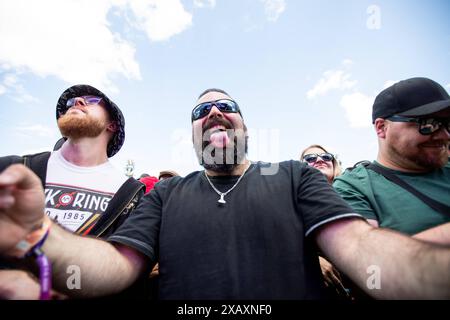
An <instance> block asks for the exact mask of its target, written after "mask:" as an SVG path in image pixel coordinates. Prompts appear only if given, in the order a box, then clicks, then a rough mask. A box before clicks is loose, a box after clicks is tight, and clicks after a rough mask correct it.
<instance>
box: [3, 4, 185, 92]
mask: <svg viewBox="0 0 450 320" xmlns="http://www.w3.org/2000/svg"><path fill="white" fill-rule="evenodd" d="M112 8H115V9H117V10H120V12H124V13H125V11H126V10H128V9H130V10H131V12H132V17H131V18H130V19H125V20H126V21H125V22H127V23H133V26H134V27H137V28H139V29H142V30H144V31H145V32H146V34H147V35H148V37H149V38H150V40H153V41H158V40H166V39H168V38H170V37H171V36H173V35H175V34H178V33H180V32H182V31H183V30H185V29H186V28H187V27H189V26H190V25H191V20H192V16H191V14H189V13H187V12H186V11H184V8H183V5H182V4H181V2H180V0H139V1H132V0H97V1H92V0H58V1H57V0H40V1H28V0H2V1H0V39H1V46H0V71H1V70H16V71H17V70H21V72H32V73H34V74H36V75H38V76H40V77H46V76H55V77H57V78H60V79H62V80H64V81H66V82H68V83H70V84H74V83H90V84H92V85H94V86H98V87H99V88H102V89H103V88H106V89H108V90H109V91H110V92H117V91H118V89H117V88H116V87H115V86H114V84H113V80H112V79H114V78H116V77H117V76H123V77H126V78H128V79H140V78H141V74H140V69H139V64H138V62H137V61H136V58H135V51H136V49H135V47H134V45H133V43H131V42H129V41H127V40H126V39H123V38H122V36H121V35H120V34H119V33H117V32H115V31H113V30H112V29H111V24H110V22H109V21H108V20H107V16H108V13H109V11H110V10H111V9H112Z"/></svg>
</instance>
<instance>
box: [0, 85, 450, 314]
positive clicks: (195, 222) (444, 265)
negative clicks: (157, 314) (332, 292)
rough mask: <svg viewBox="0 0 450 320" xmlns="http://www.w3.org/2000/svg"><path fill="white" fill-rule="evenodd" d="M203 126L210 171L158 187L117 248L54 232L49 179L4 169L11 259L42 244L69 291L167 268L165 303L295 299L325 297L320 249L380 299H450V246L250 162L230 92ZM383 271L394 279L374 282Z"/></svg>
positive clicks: (207, 102)
mask: <svg viewBox="0 0 450 320" xmlns="http://www.w3.org/2000/svg"><path fill="white" fill-rule="evenodd" d="M191 120H192V128H193V131H192V132H193V140H194V148H195V149H196V152H197V155H198V156H199V160H200V162H201V163H202V165H203V166H204V168H205V170H202V171H197V172H193V173H191V174H189V175H187V176H186V177H184V178H182V177H173V178H171V179H167V180H164V181H161V182H158V183H157V184H156V185H155V188H154V189H153V190H152V191H150V193H148V194H147V195H146V196H145V197H143V198H142V200H141V201H140V203H139V205H138V207H137V208H136V209H135V210H134V211H133V214H132V215H131V216H130V217H129V218H128V219H127V220H126V221H125V222H124V223H123V224H122V225H121V226H120V227H119V228H118V230H117V231H116V232H114V234H112V235H111V236H110V237H109V238H108V239H107V240H108V242H105V241H101V240H98V239H90V238H87V237H84V238H80V237H77V236H76V235H73V234H70V233H68V232H65V231H64V230H62V229H61V228H59V227H58V226H55V225H53V226H51V232H48V230H49V228H50V227H49V226H48V224H45V223H44V224H43V222H45V218H44V217H45V216H44V215H43V210H44V205H43V202H44V196H43V194H42V193H40V192H39V181H38V180H37V178H36V177H35V176H34V175H33V174H31V173H30V171H29V170H28V169H27V168H25V167H24V166H21V165H15V166H11V167H9V168H8V169H7V170H5V172H3V173H2V174H0V191H1V192H0V254H3V255H14V254H15V253H16V252H17V251H20V249H21V246H20V244H22V243H24V242H25V243H29V242H30V241H31V240H30V239H37V241H39V242H38V243H39V245H41V250H42V251H43V252H45V253H46V255H47V256H48V258H49V260H50V261H52V262H53V266H54V273H53V279H54V282H55V283H56V285H57V288H59V289H60V290H64V292H65V293H67V294H70V295H74V296H81V297H92V296H100V295H106V294H110V293H112V292H118V291H121V290H123V289H124V288H126V287H127V286H129V285H130V284H131V283H133V281H134V280H135V279H136V278H137V277H138V276H139V275H141V274H143V273H144V271H145V270H148V267H151V266H152V265H153V264H155V263H156V261H159V271H160V279H159V298H160V299H170V300H174V299H177V300H180V299H187V300H190V299H197V300H198V299H208V300H210V299H213V300H217V299H220V300H223V299H230V300H236V299H247V300H254V299H278V300H279V299H289V300H294V299H321V298H324V295H323V293H324V291H323V290H324V285H323V280H322V277H321V271H320V267H319V261H318V255H317V251H318V249H319V250H321V252H322V253H323V254H324V255H325V256H326V257H327V258H328V259H329V260H330V261H331V262H332V263H334V264H335V265H336V266H337V267H338V268H339V269H340V270H342V272H344V273H346V274H347V275H348V276H350V277H351V278H352V279H353V280H354V281H355V282H356V283H358V285H359V286H360V287H361V288H364V290H366V291H367V292H368V293H369V294H371V295H373V296H375V297H379V298H450V278H449V277H448V266H449V265H450V248H447V247H443V246H436V245H432V244H429V243H425V242H421V241H418V240H415V239H412V238H410V237H407V236H404V235H401V234H399V233H397V232H393V231H390V230H386V229H382V228H374V227H372V226H370V225H369V224H368V223H367V222H366V221H365V219H363V218H362V217H361V216H360V215H359V214H356V213H354V212H353V210H352V209H351V208H350V207H349V206H348V205H347V204H346V203H345V201H344V200H342V199H341V198H340V197H339V195H338V194H337V193H336V192H335V191H334V190H333V188H332V187H331V186H330V185H329V184H328V182H327V181H326V179H325V178H324V176H323V175H322V174H321V173H320V172H319V171H318V170H316V169H314V168H311V167H309V166H307V165H305V164H301V163H300V162H298V161H285V162H281V163H278V164H275V165H271V164H267V163H262V162H251V161H249V160H248V159H247V158H246V155H245V150H246V137H247V130H246V127H245V124H244V120H243V118H242V114H241V109H240V107H239V106H238V104H237V102H236V101H235V100H233V99H232V98H231V97H230V95H228V94H227V93H226V92H224V91H223V90H219V89H212V90H207V91H205V92H204V93H202V94H201V95H200V97H199V99H198V100H197V103H196V105H195V107H194V108H193V110H192V113H191ZM12 188H15V190H17V191H16V192H13V191H11V189H12ZM25 196H26V197H27V201H23V200H24V198H25ZM1 231H4V232H5V233H3V232H1ZM39 239H43V240H39ZM32 242H33V243H34V242H35V241H32ZM42 243H43V244H42ZM380 243H384V244H385V245H384V246H380V245H379V244H380ZM81 248H82V249H81ZM400 251H401V252H402V254H401V255H400V254H398V252H400ZM72 264H76V265H78V266H79V267H80V268H81V270H83V272H82V274H81V276H82V279H81V281H82V282H83V286H82V287H81V288H80V290H72V291H71V290H67V288H65V284H66V279H67V275H66V273H65V272H66V269H67V267H68V266H69V265H72ZM374 265H376V267H377V269H379V270H381V271H382V275H381V277H380V278H379V286H375V287H372V286H369V285H367V283H368V273H367V270H372V269H373V266H374ZM374 289H376V290H374ZM181 309H183V310H180V308H178V314H181V313H183V312H188V311H186V310H185V309H186V308H181ZM180 312H181V313H180Z"/></svg>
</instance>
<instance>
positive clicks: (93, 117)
mask: <svg viewBox="0 0 450 320" xmlns="http://www.w3.org/2000/svg"><path fill="white" fill-rule="evenodd" d="M56 118H57V122H58V127H59V129H60V131H61V134H62V136H63V137H65V140H66V141H65V142H64V140H59V141H58V143H57V145H58V146H57V147H55V151H53V152H44V153H40V154H36V155H27V156H25V157H17V156H9V157H3V158H0V171H1V170H3V169H4V168H5V167H6V166H7V165H9V164H11V163H16V162H19V163H26V164H28V166H29V167H30V168H31V169H33V171H34V172H35V173H36V174H38V175H39V177H40V179H41V182H42V185H43V187H44V189H45V195H46V199H45V212H46V214H47V215H48V216H49V217H50V218H52V219H53V220H54V221H55V222H57V223H58V224H60V225H61V226H62V227H64V228H65V229H67V230H69V231H71V232H73V233H76V234H80V235H90V236H96V237H106V236H108V235H109V234H111V233H112V232H113V231H114V230H115V229H116V228H117V226H118V225H119V224H120V223H121V222H123V220H124V219H125V218H126V217H127V216H128V211H129V209H130V207H131V206H135V205H136V203H137V201H138V199H139V197H140V196H141V195H142V194H143V187H144V186H143V185H142V184H141V183H140V182H137V181H136V180H135V179H133V178H130V179H127V177H126V176H125V175H124V174H123V173H122V172H121V171H120V170H118V169H116V168H115V167H114V166H113V165H112V164H111V162H110V161H109V159H108V158H110V157H112V156H114V155H115V154H116V153H117V152H118V151H119V150H120V148H121V147H122V145H123V142H124V139H125V119H124V117H123V115H122V112H121V111H120V109H119V108H118V106H117V105H116V104H115V103H114V102H112V101H111V100H110V99H109V98H108V97H107V96H106V95H105V94H103V93H102V92H101V91H99V90H98V89H96V88H94V87H92V86H89V85H75V86H72V87H70V88H68V89H67V90H65V91H64V92H63V93H62V95H61V96H60V98H59V100H58V103H57V106H56ZM62 142H64V143H63V144H61V143H62ZM119 190H120V191H119ZM19 273H20V271H9V272H3V273H0V280H1V281H2V282H3V283H5V281H7V280H8V279H14V281H11V282H10V285H11V284H13V283H16V284H17V283H18V282H19V281H20V279H22V280H23V279H26V278H23V277H20V276H19ZM8 274H9V278H5V277H7V276H8ZM21 286H24V287H26V290H23V291H22V292H18V291H15V292H11V295H10V296H9V297H15V298H32V297H33V295H35V291H36V287H34V288H33V286H32V285H30V286H26V285H25V284H24V282H22V283H21ZM0 291H2V288H1V286H0ZM4 291H7V290H6V289H3V292H4ZM0 295H1V293H0ZM4 297H8V296H7V294H5V295H4Z"/></svg>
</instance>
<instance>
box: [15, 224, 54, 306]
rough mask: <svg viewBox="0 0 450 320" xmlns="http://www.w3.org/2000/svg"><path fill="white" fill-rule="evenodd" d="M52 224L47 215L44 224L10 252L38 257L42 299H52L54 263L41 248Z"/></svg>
mask: <svg viewBox="0 0 450 320" xmlns="http://www.w3.org/2000/svg"><path fill="white" fill-rule="evenodd" d="M51 225H52V220H51V219H50V218H49V217H48V216H47V215H45V217H44V222H43V223H42V226H41V227H40V228H39V229H37V230H34V231H32V232H31V233H30V234H28V235H27V236H26V238H25V239H23V240H21V241H19V243H17V245H16V247H15V248H14V249H13V250H12V251H10V252H8V255H10V256H13V257H17V258H25V257H30V256H34V257H36V261H37V264H38V267H39V282H40V288H41V293H40V300H50V298H51V295H50V293H51V288H52V265H51V264H50V261H49V260H48V258H47V257H46V255H45V254H44V252H43V251H42V250H41V248H42V246H43V245H44V242H45V240H46V239H47V236H48V234H49V232H50V227H51Z"/></svg>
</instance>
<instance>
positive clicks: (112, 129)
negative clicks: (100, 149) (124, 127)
mask: <svg viewBox="0 0 450 320" xmlns="http://www.w3.org/2000/svg"><path fill="white" fill-rule="evenodd" d="M106 130H107V131H110V132H116V131H117V130H119V125H118V124H117V122H116V121H111V122H110V123H109V124H108V126H107V127H106Z"/></svg>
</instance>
